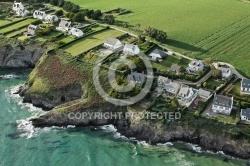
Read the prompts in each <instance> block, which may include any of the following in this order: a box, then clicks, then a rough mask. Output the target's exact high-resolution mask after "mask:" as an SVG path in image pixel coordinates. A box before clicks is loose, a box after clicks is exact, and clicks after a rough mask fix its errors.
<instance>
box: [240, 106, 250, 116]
mask: <svg viewBox="0 0 250 166" xmlns="http://www.w3.org/2000/svg"><path fill="white" fill-rule="evenodd" d="M241 114H242V115H243V116H246V117H247V118H248V119H250V108H246V109H241Z"/></svg>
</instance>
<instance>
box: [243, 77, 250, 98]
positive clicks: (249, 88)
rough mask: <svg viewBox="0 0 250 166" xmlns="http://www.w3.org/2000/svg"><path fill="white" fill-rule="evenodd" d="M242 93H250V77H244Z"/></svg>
mask: <svg viewBox="0 0 250 166" xmlns="http://www.w3.org/2000/svg"><path fill="white" fill-rule="evenodd" d="M241 94H244V95H250V79H245V78H244V79H242V81H241Z"/></svg>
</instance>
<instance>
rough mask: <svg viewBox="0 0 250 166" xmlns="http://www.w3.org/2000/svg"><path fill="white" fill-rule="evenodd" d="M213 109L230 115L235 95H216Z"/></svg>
mask: <svg viewBox="0 0 250 166" xmlns="http://www.w3.org/2000/svg"><path fill="white" fill-rule="evenodd" d="M211 109H212V111H213V112H215V113H220V114H225V115H230V114H231V111H232V109H233V97H227V96H223V95H215V96H214V100H213V105H212V108H211Z"/></svg>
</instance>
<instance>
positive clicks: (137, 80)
mask: <svg viewBox="0 0 250 166" xmlns="http://www.w3.org/2000/svg"><path fill="white" fill-rule="evenodd" d="M145 78H146V76H145V74H144V73H138V72H132V73H131V74H129V75H128V76H127V80H128V81H129V82H132V83H134V84H135V85H138V86H142V85H143V83H144V81H145Z"/></svg>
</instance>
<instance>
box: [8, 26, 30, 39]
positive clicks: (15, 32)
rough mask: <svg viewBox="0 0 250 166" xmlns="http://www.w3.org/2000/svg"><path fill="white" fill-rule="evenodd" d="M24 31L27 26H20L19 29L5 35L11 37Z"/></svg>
mask: <svg viewBox="0 0 250 166" xmlns="http://www.w3.org/2000/svg"><path fill="white" fill-rule="evenodd" d="M25 31H27V28H21V29H19V30H16V31H14V32H11V33H8V34H7V35H6V37H8V38H11V37H14V36H16V35H18V34H22V33H23V32H25Z"/></svg>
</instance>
